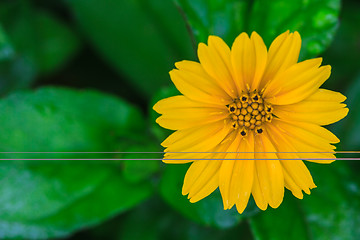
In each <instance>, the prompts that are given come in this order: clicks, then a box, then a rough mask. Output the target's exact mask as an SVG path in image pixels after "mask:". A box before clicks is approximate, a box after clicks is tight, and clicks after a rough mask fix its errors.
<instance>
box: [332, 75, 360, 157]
mask: <svg viewBox="0 0 360 240" xmlns="http://www.w3.org/2000/svg"><path fill="white" fill-rule="evenodd" d="M344 94H345V96H346V97H347V100H346V104H347V105H348V108H349V113H348V115H347V116H346V117H345V118H344V119H343V120H341V121H340V122H339V123H336V125H335V126H333V129H334V132H335V133H336V135H337V136H338V137H339V138H340V139H341V142H340V147H341V148H342V149H343V150H357V149H358V148H359V146H360V135H359V134H358V132H359V131H360V124H359V123H360V112H359V111H358V107H359V103H360V75H358V77H356V78H355V79H354V80H353V81H352V83H351V84H349V88H348V90H347V91H346V92H345V93H344ZM346 157H348V156H346Z"/></svg>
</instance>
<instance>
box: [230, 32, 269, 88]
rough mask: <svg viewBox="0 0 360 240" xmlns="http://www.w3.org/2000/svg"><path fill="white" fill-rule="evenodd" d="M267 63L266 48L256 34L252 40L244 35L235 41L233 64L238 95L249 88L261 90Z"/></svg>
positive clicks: (254, 33) (232, 49) (252, 35)
mask: <svg viewBox="0 0 360 240" xmlns="http://www.w3.org/2000/svg"><path fill="white" fill-rule="evenodd" d="M266 61H267V49H266V46H265V44H264V41H263V40H262V38H261V37H260V36H259V35H258V34H257V33H256V32H253V33H252V34H251V38H249V36H248V35H247V34H246V33H242V34H240V35H239V36H238V37H237V38H236V39H235V41H234V44H233V46H232V48H231V63H232V67H233V72H234V78H235V85H236V87H237V90H238V94H240V93H241V91H242V90H244V91H245V90H247V89H249V88H251V89H258V90H259V85H260V82H261V79H262V76H263V73H264V70H265V67H266Z"/></svg>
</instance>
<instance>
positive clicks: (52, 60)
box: [0, 1, 79, 73]
mask: <svg viewBox="0 0 360 240" xmlns="http://www.w3.org/2000/svg"><path fill="white" fill-rule="evenodd" d="M0 6H1V7H2V8H3V10H2V12H0V19H1V20H2V21H3V24H4V28H5V29H6V30H7V32H8V33H9V38H10V40H11V41H12V43H13V44H14V48H15V49H16V52H17V53H18V54H20V55H23V56H24V58H28V59H29V60H30V61H31V62H32V63H33V65H34V66H35V68H36V70H37V71H39V72H40V73H49V72H52V71H55V70H58V69H59V68H61V67H62V66H63V65H64V64H65V63H66V62H67V61H68V60H69V59H70V58H71V57H72V56H73V55H74V54H75V53H76V51H77V50H78V48H79V40H78V38H77V37H76V36H75V34H74V33H73V32H72V30H71V29H70V28H69V27H68V26H66V25H65V24H64V23H62V22H61V21H60V20H59V19H57V18H56V17H55V16H53V15H52V14H51V13H50V12H46V11H43V10H38V9H35V8H33V7H32V6H31V4H30V3H29V2H28V1H20V2H19V1H14V2H10V3H7V4H6V3H3V4H2V5H0Z"/></svg>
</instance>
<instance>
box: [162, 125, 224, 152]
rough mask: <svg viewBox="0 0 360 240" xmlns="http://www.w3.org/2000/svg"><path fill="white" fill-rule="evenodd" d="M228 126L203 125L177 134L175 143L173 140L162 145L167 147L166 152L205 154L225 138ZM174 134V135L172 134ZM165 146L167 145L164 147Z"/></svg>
mask: <svg viewBox="0 0 360 240" xmlns="http://www.w3.org/2000/svg"><path fill="white" fill-rule="evenodd" d="M229 131H230V126H229V125H226V124H224V123H223V122H221V121H220V122H216V123H211V124H204V125H203V126H199V127H197V128H192V129H189V130H186V131H182V132H180V133H177V134H176V135H178V137H176V136H175V137H171V136H172V135H170V137H171V138H173V139H174V138H175V139H176V138H177V140H176V141H175V142H172V143H169V142H171V141H173V140H171V139H170V140H165V141H164V142H163V143H162V145H163V146H167V149H166V150H165V151H166V152H206V151H209V150H210V149H212V148H214V147H215V146H217V145H218V144H220V143H221V141H222V140H223V139H224V138H225V137H226V136H227V134H228V132H229ZM173 134H175V133H173ZM170 137H169V138H170ZM164 143H165V144H167V145H164Z"/></svg>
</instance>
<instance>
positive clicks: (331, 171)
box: [250, 161, 360, 240]
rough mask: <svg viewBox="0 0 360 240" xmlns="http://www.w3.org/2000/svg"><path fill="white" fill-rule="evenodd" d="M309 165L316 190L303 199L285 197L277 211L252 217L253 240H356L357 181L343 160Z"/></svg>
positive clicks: (359, 219)
mask: <svg viewBox="0 0 360 240" xmlns="http://www.w3.org/2000/svg"><path fill="white" fill-rule="evenodd" d="M357 165H358V164H357ZM309 166H311V168H310V171H311V173H312V175H313V177H314V181H315V184H316V185H317V188H316V189H313V190H312V193H311V195H310V196H304V199H303V200H297V199H295V197H293V196H290V194H289V195H288V196H287V197H286V198H285V199H284V202H283V203H282V205H281V206H280V207H279V208H278V209H275V210H273V209H269V210H266V212H264V213H262V214H259V215H258V216H256V217H254V218H252V219H251V220H250V225H251V228H252V231H253V233H254V236H255V238H256V239H258V240H262V239H284V236H286V238H287V239H319V240H322V239H324V240H325V239H326V240H332V239H334V240H335V239H349V240H351V239H354V240H355V239H359V238H360V230H359V228H358V227H357V226H359V224H360V217H359V214H358V213H359V211H360V201H359V197H360V191H359V189H360V188H359V187H360V185H359V183H360V182H359V178H358V177H355V176H354V175H353V174H352V173H351V171H350V169H349V166H348V164H347V163H346V162H343V161H337V162H335V163H333V164H331V165H329V166H326V165H320V164H309ZM291 198H292V199H291Z"/></svg>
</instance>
